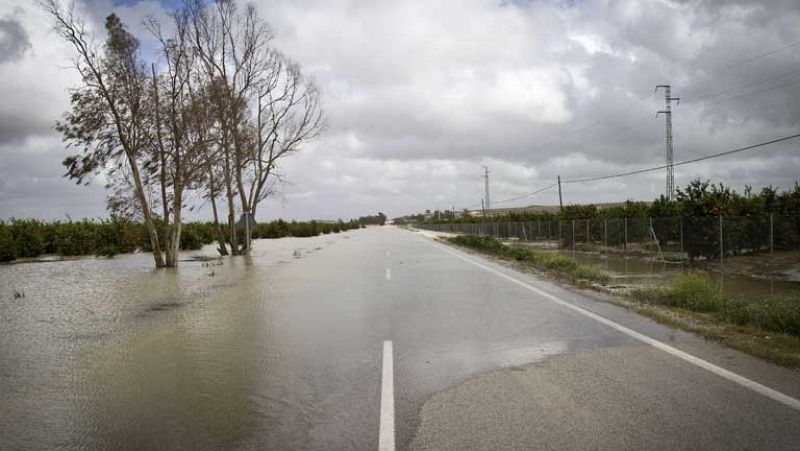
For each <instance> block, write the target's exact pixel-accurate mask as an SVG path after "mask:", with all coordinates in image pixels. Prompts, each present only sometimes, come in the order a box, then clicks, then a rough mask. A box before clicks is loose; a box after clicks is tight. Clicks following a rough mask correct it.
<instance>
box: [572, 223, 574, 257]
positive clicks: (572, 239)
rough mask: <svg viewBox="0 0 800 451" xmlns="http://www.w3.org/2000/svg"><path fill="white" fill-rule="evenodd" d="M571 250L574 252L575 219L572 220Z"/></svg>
mask: <svg viewBox="0 0 800 451" xmlns="http://www.w3.org/2000/svg"><path fill="white" fill-rule="evenodd" d="M572 252H575V220H574V219H573V220H572Z"/></svg>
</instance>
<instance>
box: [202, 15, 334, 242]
mask: <svg viewBox="0 0 800 451" xmlns="http://www.w3.org/2000/svg"><path fill="white" fill-rule="evenodd" d="M188 5H189V6H188V10H189V11H190V16H191V27H192V31H193V43H194V46H195V49H196V52H197V54H198V58H199V59H200V60H201V61H202V64H201V66H202V67H203V68H204V70H205V71H206V73H207V76H208V77H209V78H210V79H211V80H213V84H212V86H213V88H214V91H213V98H214V100H215V105H216V112H217V115H218V122H219V125H220V150H221V155H222V161H223V166H224V171H223V181H224V186H225V189H226V194H227V200H228V215H229V216H228V218H229V219H228V221H229V228H230V241H231V243H232V251H233V253H234V254H237V253H239V249H238V242H239V240H238V237H237V234H236V227H235V226H234V224H233V221H234V216H233V208H234V207H233V199H234V197H235V196H236V195H238V197H239V203H240V207H241V210H242V212H243V213H248V214H251V215H255V212H256V210H257V207H258V204H259V203H260V202H261V201H263V200H264V199H265V198H266V197H267V196H268V195H269V194H270V193H272V192H273V188H274V185H273V184H272V183H270V178H271V177H274V175H275V172H274V171H275V168H276V166H277V164H278V162H279V161H280V160H281V159H282V158H285V157H287V156H289V155H291V154H292V153H294V152H296V151H297V150H298V149H299V148H300V147H301V145H302V144H304V143H305V142H307V141H310V140H312V139H314V138H316V137H317V136H319V134H320V132H321V131H322V129H323V128H324V122H325V121H324V115H323V112H322V109H321V105H320V92H319V89H318V88H317V87H316V85H315V84H314V83H313V82H312V81H309V80H306V79H304V78H303V76H302V74H301V71H300V69H299V66H297V65H296V64H293V63H291V62H289V61H288V60H287V59H286V58H285V57H284V56H283V55H281V54H280V53H279V52H277V51H276V50H275V49H273V48H272V47H271V46H270V43H271V40H272V31H271V29H270V28H269V26H268V25H267V23H266V22H264V21H263V20H261V19H260V18H259V17H258V14H257V12H256V10H255V8H254V7H253V6H252V5H248V6H247V7H246V8H245V9H244V11H241V12H240V11H238V10H237V8H236V5H235V3H233V2H231V1H226V0H217V1H215V2H214V3H213V5H211V6H209V5H207V4H205V3H203V2H201V1H200V0H192V1H190V2H189V3H188ZM244 241H245V248H249V246H248V244H249V241H250V236H246V237H244Z"/></svg>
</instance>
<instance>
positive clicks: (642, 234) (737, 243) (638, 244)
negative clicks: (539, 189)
mask: <svg viewBox="0 0 800 451" xmlns="http://www.w3.org/2000/svg"><path fill="white" fill-rule="evenodd" d="M417 227H418V228H420V229H424V230H431V231H436V232H447V233H456V234H468V235H488V236H493V237H497V238H500V239H503V240H518V241H522V242H538V243H540V244H542V245H549V246H553V247H560V248H564V249H575V250H582V251H599V252H621V253H632V254H647V255H657V256H661V257H663V258H669V257H676V258H685V257H688V258H703V259H719V258H724V257H726V256H733V255H743V254H748V253H753V252H759V251H768V252H772V251H776V250H785V251H800V216H780V215H759V216H704V217H677V216H676V217H661V218H621V219H619V218H609V219H604V218H595V219H572V220H558V219H552V220H540V221H524V222H522V221H517V222H511V221H508V222H503V221H500V222H474V223H441V224H433V223H424V224H418V225H417Z"/></svg>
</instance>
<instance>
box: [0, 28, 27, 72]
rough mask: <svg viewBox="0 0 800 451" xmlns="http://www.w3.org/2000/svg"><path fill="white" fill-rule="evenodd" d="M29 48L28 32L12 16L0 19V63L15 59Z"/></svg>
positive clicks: (23, 54) (20, 56)
mask: <svg viewBox="0 0 800 451" xmlns="http://www.w3.org/2000/svg"><path fill="white" fill-rule="evenodd" d="M30 48H31V43H30V40H29V38H28V33H27V32H26V31H25V28H23V27H22V24H20V23H19V21H17V20H16V19H14V18H13V17H4V18H2V19H0V64H3V63H8V62H10V61H16V60H18V59H20V58H22V57H23V56H25V52H27V51H28V49H30Z"/></svg>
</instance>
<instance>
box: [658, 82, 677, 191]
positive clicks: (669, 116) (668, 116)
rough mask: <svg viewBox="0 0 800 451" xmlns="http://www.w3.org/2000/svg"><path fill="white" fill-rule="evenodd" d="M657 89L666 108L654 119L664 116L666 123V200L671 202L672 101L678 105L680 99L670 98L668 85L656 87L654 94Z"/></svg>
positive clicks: (672, 187)
mask: <svg viewBox="0 0 800 451" xmlns="http://www.w3.org/2000/svg"><path fill="white" fill-rule="evenodd" d="M659 88H664V102H665V104H666V108H665V109H664V110H661V111H658V112H657V113H656V117H658V115H659V114H663V115H665V116H666V121H667V199H668V200H673V199H674V198H675V166H674V164H675V161H674V155H673V149H672V101H673V100H675V101H677V102H678V104H679V105H680V103H681V98H680V97H672V87H671V86H670V85H658V86H656V92H658V90H659Z"/></svg>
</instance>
